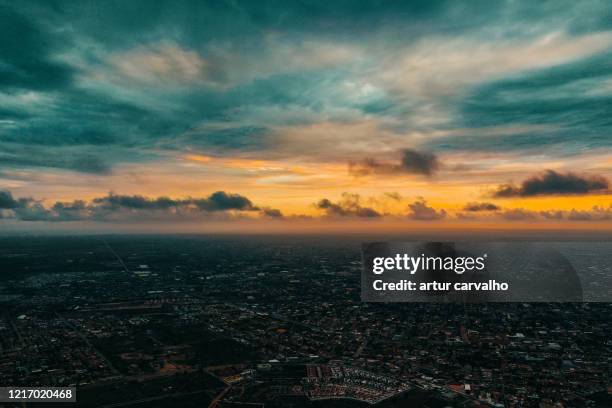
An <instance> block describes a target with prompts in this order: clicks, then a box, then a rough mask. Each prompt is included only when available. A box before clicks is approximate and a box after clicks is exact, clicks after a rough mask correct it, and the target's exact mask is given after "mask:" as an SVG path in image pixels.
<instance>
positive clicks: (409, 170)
mask: <svg viewBox="0 0 612 408" xmlns="http://www.w3.org/2000/svg"><path fill="white" fill-rule="evenodd" d="M401 155H402V157H401V160H400V163H399V164H398V163H389V162H386V161H379V160H376V159H373V158H366V159H363V160H360V161H353V162H349V172H350V173H351V174H354V175H356V176H364V175H368V174H401V173H406V174H422V175H425V176H431V175H432V174H433V173H435V172H436V171H437V170H438V169H439V168H440V167H441V164H440V161H439V160H438V158H437V156H436V155H435V154H433V153H430V152H422V151H418V150H414V149H404V150H402V153H401Z"/></svg>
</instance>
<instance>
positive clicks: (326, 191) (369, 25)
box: [0, 0, 612, 231]
mask: <svg viewBox="0 0 612 408" xmlns="http://www.w3.org/2000/svg"><path fill="white" fill-rule="evenodd" d="M611 132H612V3H610V2H607V1H581V2H575V1H542V2H533V1H515V0H513V1H499V2H490V1H470V2H456V1H405V2H394V1H333V2H330V1H301V2H298V1H257V2H252V1H221V0H219V1H210V2H207V1H193V2H187V1H156V2H149V1H147V2H145V1H142V2H139V1H130V2H124V1H105V2H90V1H70V0H68V1H56V2H54V1H44V2H36V1H23V2H10V1H4V0H0V218H1V219H0V229H5V230H8V229H10V230H12V231H15V230H17V231H18V230H21V229H23V230H28V229H32V228H34V229H40V230H45V229H49V230H53V229H61V228H72V229H86V230H96V229H101V230H106V229H109V228H111V229H112V228H116V227H121V228H129V227H130V226H133V225H138V226H139V228H145V229H147V228H148V229H151V230H158V229H161V230H167V229H168V228H171V229H173V230H177V231H180V230H183V229H188V230H190V231H192V230H197V231H207V230H213V229H215V228H225V227H227V226H228V225H231V226H233V227H232V228H240V226H242V225H244V226H247V225H249V226H252V225H256V226H257V227H256V228H260V229H264V230H265V229H266V228H277V229H292V228H298V227H299V228H309V226H312V225H328V226H330V225H333V226H334V228H336V227H337V228H344V227H347V226H348V227H350V228H354V229H362V228H366V229H367V228H371V226H372V225H384V226H385V228H390V229H393V228H401V227H406V228H413V227H414V226H418V227H424V228H427V227H429V226H434V225H436V226H439V225H442V226H445V227H448V228H450V227H453V228H463V227H474V226H481V227H483V228H485V227H486V228H488V227H500V228H502V227H503V228H515V227H516V228H518V227H519V226H520V227H521V228H539V227H542V228H544V227H552V226H554V227H555V228H557V227H559V228H561V227H562V228H583V229H604V230H612V200H611V197H612V195H610V192H611V189H612V187H611V186H610V181H609V180H610V178H611V177H612V155H611V154H610V151H611V149H610V148H611V147H612V134H611ZM343 226H344V227H343ZM348 227H347V228H348Z"/></svg>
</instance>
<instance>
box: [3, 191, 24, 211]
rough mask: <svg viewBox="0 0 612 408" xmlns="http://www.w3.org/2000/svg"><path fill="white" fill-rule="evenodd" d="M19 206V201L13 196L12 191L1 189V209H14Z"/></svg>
mask: <svg viewBox="0 0 612 408" xmlns="http://www.w3.org/2000/svg"><path fill="white" fill-rule="evenodd" d="M18 206H19V202H18V201H17V200H15V199H14V198H13V195H12V194H11V192H10V191H2V190H0V209H9V210H10V209H13V208H17V207H18Z"/></svg>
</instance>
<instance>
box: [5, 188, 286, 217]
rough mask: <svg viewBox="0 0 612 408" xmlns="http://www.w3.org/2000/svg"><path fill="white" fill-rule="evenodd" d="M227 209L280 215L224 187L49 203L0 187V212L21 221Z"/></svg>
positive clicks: (169, 214) (199, 214)
mask: <svg viewBox="0 0 612 408" xmlns="http://www.w3.org/2000/svg"><path fill="white" fill-rule="evenodd" d="M228 212H231V213H238V214H240V213H242V212H251V213H258V214H260V215H262V216H268V217H273V218H282V216H283V214H282V213H281V211H280V210H278V209H274V208H268V207H258V206H256V205H255V204H253V202H252V201H251V200H250V199H248V198H247V197H245V196H242V195H240V194H230V193H226V192H225V191H217V192H215V193H212V194H211V195H209V196H208V197H204V198H195V197H188V198H183V199H173V198H170V197H156V198H148V197H144V196H141V195H119V194H114V193H109V194H108V195H106V196H103V197H96V198H94V199H93V200H91V201H89V202H86V201H84V200H74V201H70V202H60V201H58V202H56V203H54V204H53V205H52V206H50V207H46V206H45V205H44V204H43V203H42V202H41V201H37V200H35V199H33V198H14V197H13V195H12V194H11V193H10V192H8V191H0V215H1V216H2V217H3V218H16V219H19V220H22V221H84V220H89V221H134V220H147V219H154V220H164V219H167V220H178V219H192V218H200V217H202V216H218V215H219V214H221V215H223V214H227V213H228Z"/></svg>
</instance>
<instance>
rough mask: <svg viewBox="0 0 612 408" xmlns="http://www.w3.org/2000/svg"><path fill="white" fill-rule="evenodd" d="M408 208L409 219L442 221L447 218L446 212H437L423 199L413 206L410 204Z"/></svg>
mask: <svg viewBox="0 0 612 408" xmlns="http://www.w3.org/2000/svg"><path fill="white" fill-rule="evenodd" d="M408 208H409V209H410V212H409V213H408V218H411V219H413V220H429V221H433V220H440V219H442V218H445V217H446V211H445V210H439V211H438V210H436V209H435V208H433V207H430V206H428V205H427V201H425V200H424V199H423V198H420V199H418V200H417V201H415V202H413V203H412V204H408Z"/></svg>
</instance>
